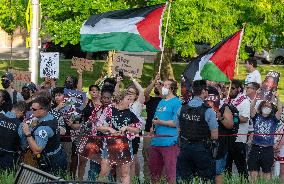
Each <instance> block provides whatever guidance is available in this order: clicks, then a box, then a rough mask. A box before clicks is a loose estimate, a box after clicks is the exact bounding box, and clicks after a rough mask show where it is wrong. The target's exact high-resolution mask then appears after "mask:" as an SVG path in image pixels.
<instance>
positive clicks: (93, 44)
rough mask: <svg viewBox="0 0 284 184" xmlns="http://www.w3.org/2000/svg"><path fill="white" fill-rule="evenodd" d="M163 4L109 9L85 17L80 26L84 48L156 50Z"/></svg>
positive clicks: (159, 40)
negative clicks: (86, 18)
mask: <svg viewBox="0 0 284 184" xmlns="http://www.w3.org/2000/svg"><path fill="white" fill-rule="evenodd" d="M165 7H166V4H160V5H155V6H148V7H143V8H134V9H126V10H116V11H110V12H106V13H103V14H98V15H93V16H90V17H89V18H88V20H86V21H85V22H84V24H83V26H82V27H81V30H80V35H81V36H80V44H81V48H82V50H83V51H87V52H96V51H108V50H118V51H129V52H143V51H151V52H158V51H160V50H161V45H162V44H161V43H162V40H161V36H160V35H161V34H160V31H161V23H162V21H161V20H162V16H163V12H164V10H165Z"/></svg>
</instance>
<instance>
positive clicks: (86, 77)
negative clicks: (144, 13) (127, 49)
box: [0, 60, 284, 102]
mask: <svg viewBox="0 0 284 184" xmlns="http://www.w3.org/2000/svg"><path fill="white" fill-rule="evenodd" d="M8 64H9V61H5V60H2V61H0V74H1V75H2V74H3V73H4V72H5V70H6V68H7V67H8ZM70 64H71V61H70V60H62V61H60V69H59V70H60V78H59V80H58V85H63V83H64V79H65V78H66V76H67V75H70V74H71V75H76V70H75V69H72V68H70ZM104 64H105V63H104V62H96V63H95V64H94V71H93V72H84V74H83V87H84V88H83V89H84V90H87V88H88V86H89V85H91V84H94V83H95V82H96V81H97V80H98V79H99V78H100V77H101V72H102V69H103V67H104ZM12 66H13V67H14V68H16V69H19V70H28V61H19V60H15V61H12ZM185 66H186V64H185V63H177V64H173V70H174V75H175V78H176V80H177V81H180V76H181V74H182V72H183V70H184V68H185ZM258 70H259V72H260V73H261V75H262V79H264V78H265V75H266V73H267V72H268V71H269V70H275V71H278V72H280V73H284V66H276V65H261V66H259V67H258ZM236 71H237V70H236ZM153 73H154V69H153V64H152V63H145V64H144V69H143V74H142V77H141V79H140V82H141V84H142V86H143V87H147V85H148V84H149V82H150V80H151V79H152V76H153ZM245 77H246V70H245V66H244V65H243V64H240V66H239V72H238V73H237V72H235V78H236V79H240V80H244V79H245ZM41 81H42V80H39V82H41ZM129 83H130V81H129V80H126V84H129ZM279 94H280V98H281V101H282V102H284V96H283V95H282V94H284V80H281V79H280V83H279Z"/></svg>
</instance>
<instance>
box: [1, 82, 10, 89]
mask: <svg viewBox="0 0 284 184" xmlns="http://www.w3.org/2000/svg"><path fill="white" fill-rule="evenodd" d="M2 86H3V88H4V89H7V88H8V87H9V86H10V81H9V80H2Z"/></svg>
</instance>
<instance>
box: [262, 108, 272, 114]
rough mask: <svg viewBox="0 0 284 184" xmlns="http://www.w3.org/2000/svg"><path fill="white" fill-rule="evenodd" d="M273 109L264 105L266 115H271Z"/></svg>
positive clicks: (263, 109) (263, 110)
mask: <svg viewBox="0 0 284 184" xmlns="http://www.w3.org/2000/svg"><path fill="white" fill-rule="evenodd" d="M271 111H272V109H271V108H269V107H263V108H262V113H263V114H265V115H269V114H270V113H271Z"/></svg>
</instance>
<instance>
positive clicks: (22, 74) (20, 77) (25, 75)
mask: <svg viewBox="0 0 284 184" xmlns="http://www.w3.org/2000/svg"><path fill="white" fill-rule="evenodd" d="M8 71H9V72H11V73H12V74H13V76H14V80H15V81H23V82H27V83H29V82H31V72H30V71H20V70H15V69H9V70H8Z"/></svg>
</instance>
